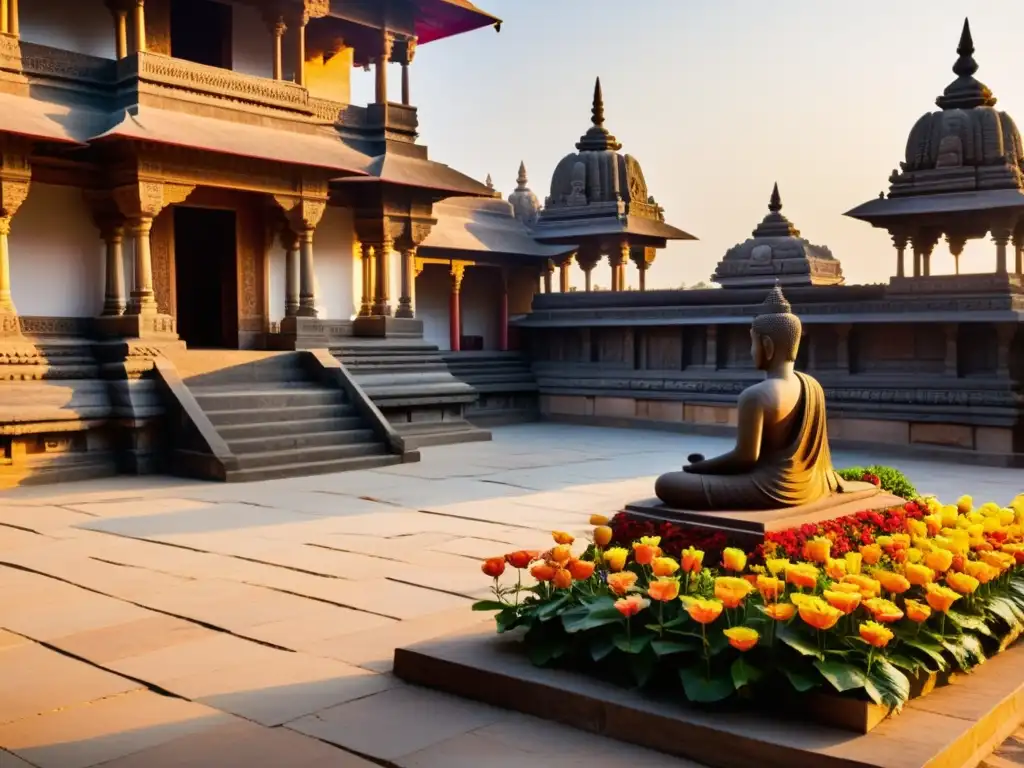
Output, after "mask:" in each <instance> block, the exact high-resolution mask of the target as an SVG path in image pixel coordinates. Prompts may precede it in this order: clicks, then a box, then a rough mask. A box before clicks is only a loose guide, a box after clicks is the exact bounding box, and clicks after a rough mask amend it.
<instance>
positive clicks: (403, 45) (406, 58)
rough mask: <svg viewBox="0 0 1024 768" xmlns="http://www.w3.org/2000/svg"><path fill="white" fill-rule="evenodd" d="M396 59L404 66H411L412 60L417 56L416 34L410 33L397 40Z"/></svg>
mask: <svg viewBox="0 0 1024 768" xmlns="http://www.w3.org/2000/svg"><path fill="white" fill-rule="evenodd" d="M393 57H394V61H395V62H397V63H398V64H402V65H403V66H406V67H407V66H409V65H410V64H412V60H413V59H414V58H416V38H415V36H412V35H409V36H406V37H403V38H401V39H398V40H396V41H395V46H394V52H393Z"/></svg>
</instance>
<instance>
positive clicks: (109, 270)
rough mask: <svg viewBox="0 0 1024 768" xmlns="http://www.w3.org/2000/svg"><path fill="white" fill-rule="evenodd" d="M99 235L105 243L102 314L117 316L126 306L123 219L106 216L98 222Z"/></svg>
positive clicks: (122, 312) (121, 313)
mask: <svg viewBox="0 0 1024 768" xmlns="http://www.w3.org/2000/svg"><path fill="white" fill-rule="evenodd" d="M100 237H102V238H103V242H104V243H106V246H107V248H106V261H105V264H104V283H105V286H106V288H105V290H104V295H103V315H104V316H105V317H118V316H119V315H123V314H124V312H125V309H126V308H127V302H126V301H125V295H124V272H123V271H122V269H123V267H122V262H123V244H124V220H123V219H121V218H120V217H117V218H114V217H111V218H108V219H107V220H105V221H103V222H101V223H100Z"/></svg>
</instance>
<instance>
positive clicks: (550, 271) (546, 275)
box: [541, 259, 555, 293]
mask: <svg viewBox="0 0 1024 768" xmlns="http://www.w3.org/2000/svg"><path fill="white" fill-rule="evenodd" d="M554 274H555V262H553V261H552V260H551V259H548V260H547V261H545V262H544V266H543V267H541V275H542V276H543V279H544V293H551V282H552V276H553V275H554Z"/></svg>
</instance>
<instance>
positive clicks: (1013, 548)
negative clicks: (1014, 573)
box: [1000, 544, 1024, 565]
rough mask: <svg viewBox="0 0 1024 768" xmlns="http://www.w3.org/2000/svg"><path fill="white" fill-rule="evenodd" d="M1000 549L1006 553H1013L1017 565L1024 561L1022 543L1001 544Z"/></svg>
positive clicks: (1023, 546) (1023, 545)
mask: <svg viewBox="0 0 1024 768" xmlns="http://www.w3.org/2000/svg"><path fill="white" fill-rule="evenodd" d="M1000 549H1001V550H1002V551H1003V552H1005V553H1006V554H1008V555H1013V559H1014V560H1016V562H1017V565H1021V564H1022V563H1024V544H1003V546H1002V547H1000Z"/></svg>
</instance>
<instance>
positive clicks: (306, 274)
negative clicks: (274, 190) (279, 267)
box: [274, 195, 327, 317]
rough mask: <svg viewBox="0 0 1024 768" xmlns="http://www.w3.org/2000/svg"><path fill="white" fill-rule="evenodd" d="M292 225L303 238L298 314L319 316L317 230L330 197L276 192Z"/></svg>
mask: <svg viewBox="0 0 1024 768" xmlns="http://www.w3.org/2000/svg"><path fill="white" fill-rule="evenodd" d="M274 199H275V201H276V202H277V204H278V205H280V206H281V208H282V210H283V211H284V213H285V217H286V219H287V221H288V226H289V227H290V228H291V231H292V232H294V233H295V235H296V236H297V237H298V240H299V308H298V311H297V312H296V316H297V317H316V316H317V311H316V265H315V264H314V260H313V233H314V232H315V231H316V227H317V224H319V223H320V219H321V218H323V215H324V210H325V209H326V208H327V200H326V199H325V198H318V197H291V196H284V195H275V197H274Z"/></svg>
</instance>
